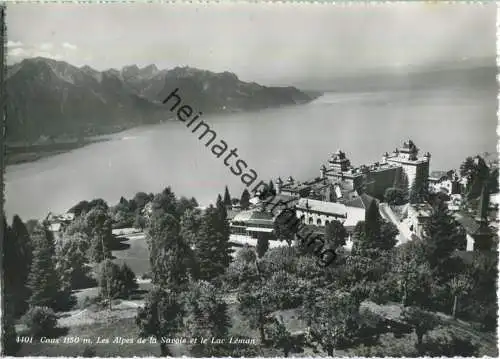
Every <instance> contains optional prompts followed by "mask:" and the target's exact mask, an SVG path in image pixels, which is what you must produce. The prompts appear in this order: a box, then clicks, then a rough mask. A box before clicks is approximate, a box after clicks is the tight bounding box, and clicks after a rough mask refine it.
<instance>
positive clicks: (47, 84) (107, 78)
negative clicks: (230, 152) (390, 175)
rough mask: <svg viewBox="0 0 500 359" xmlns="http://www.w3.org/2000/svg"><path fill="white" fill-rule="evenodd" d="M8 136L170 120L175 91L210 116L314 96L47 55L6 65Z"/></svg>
mask: <svg viewBox="0 0 500 359" xmlns="http://www.w3.org/2000/svg"><path fill="white" fill-rule="evenodd" d="M7 71H8V73H7V94H8V104H7V140H8V141H11V142H12V141H28V142H32V141H36V140H37V139H39V138H40V137H49V138H50V137H60V136H66V137H70V138H74V137H84V136H89V135H95V134H105V133H110V132H114V131H116V130H121V129H125V128H128V127H132V126H137V125H142V124H151V123H158V122H160V121H163V120H166V119H168V118H169V117H171V115H172V114H171V113H170V111H169V110H168V108H166V106H164V105H163V104H162V103H161V101H162V100H163V99H164V98H165V97H166V96H167V95H168V94H169V93H170V92H171V91H172V90H174V89H175V88H177V87H179V88H180V90H179V92H180V93H181V94H182V96H183V100H184V101H185V102H186V103H188V104H189V105H191V106H192V107H193V108H194V109H195V110H198V111H203V112H204V113H214V112H233V111H248V110H257V109H264V108H269V107H278V106H283V105H292V104H301V103H306V102H309V101H311V100H313V99H314V97H315V96H312V95H310V94H305V93H303V92H301V91H299V90H298V89H296V88H294V87H266V86H261V85H258V84H256V83H246V82H242V81H240V80H239V79H238V77H237V76H236V75H234V74H232V73H229V72H224V73H213V72H210V71H203V70H198V69H193V68H189V67H183V68H175V69H172V70H160V69H158V68H157V67H156V66H155V65H150V66H147V67H144V68H139V67H137V66H136V65H132V66H126V67H124V68H123V69H121V70H116V69H110V70H106V71H97V70H95V69H92V68H91V67H89V66H83V67H80V68H79V67H76V66H73V65H70V64H68V63H66V62H64V61H56V60H51V59H46V58H40V57H38V58H32V59H25V60H23V61H22V62H20V63H17V64H14V65H12V66H9V67H8V70H7Z"/></svg>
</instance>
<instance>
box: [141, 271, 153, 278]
mask: <svg viewBox="0 0 500 359" xmlns="http://www.w3.org/2000/svg"><path fill="white" fill-rule="evenodd" d="M151 278H153V277H152V275H151V272H146V273H143V274H142V275H141V279H151Z"/></svg>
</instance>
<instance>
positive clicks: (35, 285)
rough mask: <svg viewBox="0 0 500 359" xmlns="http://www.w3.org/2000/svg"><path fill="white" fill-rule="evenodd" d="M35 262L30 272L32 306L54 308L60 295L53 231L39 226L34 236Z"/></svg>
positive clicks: (30, 299) (30, 301) (30, 300)
mask: <svg viewBox="0 0 500 359" xmlns="http://www.w3.org/2000/svg"><path fill="white" fill-rule="evenodd" d="M31 238H32V243H33V263H32V265H31V271H30V274H29V281H28V283H29V288H30V290H31V296H30V298H29V304H30V305H31V306H41V307H44V306H47V307H51V308H54V307H55V306H56V301H57V298H58V295H59V278H58V275H57V272H56V270H55V261H54V257H55V249H54V239H53V237H52V233H50V232H49V231H48V230H47V228H45V227H43V226H38V227H37V228H36V229H35V230H34V232H33V234H32V236H31Z"/></svg>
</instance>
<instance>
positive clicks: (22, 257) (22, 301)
mask: <svg viewBox="0 0 500 359" xmlns="http://www.w3.org/2000/svg"><path fill="white" fill-rule="evenodd" d="M3 225H4V227H3V230H4V244H3V250H4V259H3V268H2V269H3V273H4V280H5V286H4V290H5V293H6V294H7V295H10V296H11V297H12V304H13V315H15V316H18V315H20V314H22V313H24V312H25V311H26V309H28V306H27V300H28V298H29V295H30V293H29V289H28V287H27V286H26V283H27V280H28V276H29V270H30V267H31V262H32V248H31V239H30V236H29V234H28V231H27V229H26V227H25V226H24V224H23V222H22V221H21V219H20V218H19V217H18V216H14V220H13V222H12V225H13V226H12V227H10V226H8V224H7V221H6V220H5V217H4V218H3Z"/></svg>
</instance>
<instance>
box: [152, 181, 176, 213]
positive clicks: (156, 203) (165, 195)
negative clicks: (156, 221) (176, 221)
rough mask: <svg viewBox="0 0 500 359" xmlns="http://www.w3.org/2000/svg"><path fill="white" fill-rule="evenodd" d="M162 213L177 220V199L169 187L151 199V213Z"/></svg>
mask: <svg viewBox="0 0 500 359" xmlns="http://www.w3.org/2000/svg"><path fill="white" fill-rule="evenodd" d="M157 211H162V212H164V213H169V214H171V215H173V216H174V217H176V218H179V216H180V214H179V213H178V204H177V198H176V197H175V194H174V192H173V191H172V189H171V188H170V187H166V188H165V189H164V190H163V191H162V192H161V193H159V194H157V195H156V196H154V198H153V212H157Z"/></svg>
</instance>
